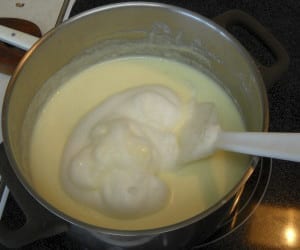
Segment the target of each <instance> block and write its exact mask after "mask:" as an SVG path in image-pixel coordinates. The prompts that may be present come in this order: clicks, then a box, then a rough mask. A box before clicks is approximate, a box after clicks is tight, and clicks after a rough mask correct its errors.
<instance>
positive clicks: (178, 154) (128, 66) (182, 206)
mask: <svg viewBox="0 0 300 250" xmlns="http://www.w3.org/2000/svg"><path fill="white" fill-rule="evenodd" d="M211 109H215V110H216V113H217V116H218V120H219V123H220V124H221V126H222V128H223V129H224V130H234V131H243V130H244V124H243V121H242V118H241V116H240V114H239V112H238V110H237V107H236V106H235V104H234V102H233V100H232V99H231V97H230V96H229V95H228V94H227V93H226V92H225V90H224V89H223V88H222V87H221V86H220V85H219V84H218V83H216V82H215V81H214V80H213V79H212V78H210V77H209V76H208V75H206V74H204V73H203V72H201V71H198V70H195V69H194V68H192V67H190V66H187V65H185V64H182V63H179V62H175V61H172V60H168V59H162V58H158V57H146V56H145V57H123V58H119V59H113V60H108V61H104V62H101V63H98V64H94V65H92V66H90V67H88V68H86V69H85V70H82V71H80V72H78V73H76V74H75V75H74V76H72V77H71V78H70V79H68V80H66V82H64V84H62V85H61V86H60V87H59V88H58V89H57V90H56V91H55V92H54V93H53V94H52V95H51V97H50V98H48V100H47V102H46V103H44V104H43V106H42V108H41V110H42V111H41V112H39V115H38V118H37V121H36V125H35V127H34V132H33V134H32V137H31V139H30V144H31V147H30V157H29V161H30V164H29V166H30V174H31V178H32V181H33V184H34V186H35V189H36V190H38V192H39V194H40V195H41V196H42V197H44V198H45V199H46V200H47V201H48V202H49V203H50V204H52V205H53V206H54V207H56V208H57V209H59V210H61V211H63V212H64V213H65V214H67V215H69V216H71V217H74V218H76V219H78V220H81V221H84V222H86V223H89V224H93V225H97V226H101V227H106V228H112V229H128V230H139V229H150V228H156V227H160V226H166V225H170V224H174V223H177V222H180V221H182V220H185V219H188V218H190V217H193V216H195V215H197V214H198V213H200V212H202V211H204V210H206V209H208V208H209V207H210V206H212V205H213V204H215V203H216V202H217V201H218V200H219V199H220V198H221V197H223V196H224V195H225V194H226V193H228V192H229V191H230V190H231V189H232V188H233V187H234V186H235V185H236V184H237V183H238V181H239V180H240V179H241V177H242V176H243V174H244V172H245V170H246V168H247V162H248V159H249V158H248V156H244V155H239V154H234V153H229V152H224V151H217V152H216V153H214V154H213V155H212V156H210V157H205V158H203V159H201V160H197V159H198V158H199V155H202V156H203V155H204V156H205V155H206V154H207V153H209V152H210V150H211V147H212V141H213V138H210V137H211V136H210V134H209V133H208V134H206V135H205V136H206V137H205V138H204V139H203V138H202V141H201V142H202V144H201V145H200V146H199V147H197V150H196V147H195V145H196V144H195V143H196V142H197V141H198V139H197V136H199V138H200V137H201V136H202V135H201V134H200V135H199V134H197V126H200V125H201V124H200V125H199V124H198V123H197V117H200V116H201V115H203V114H205V115H206V116H207V115H208V118H207V119H215V117H210V116H209V114H210V113H213V112H210V110H211ZM209 129H211V130H212V133H211V135H213V134H214V133H213V130H214V129H218V128H214V127H213V128H209Z"/></svg>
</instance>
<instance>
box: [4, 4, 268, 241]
mask: <svg viewBox="0 0 300 250" xmlns="http://www.w3.org/2000/svg"><path fill="white" fill-rule="evenodd" d="M128 7H152V8H160V9H164V10H166V11H172V12H176V13H179V14H180V15H184V16H188V17H189V18H192V19H196V20H197V21H200V22H201V23H203V24H205V25H207V26H209V27H210V28H211V29H213V30H214V31H215V32H218V33H219V34H220V35H221V36H223V37H225V38H226V40H228V41H230V42H231V43H232V44H233V45H234V47H235V49H236V50H238V52H239V53H241V54H242V56H243V57H244V58H245V60H246V61H247V62H249V66H250V68H251V70H252V72H253V74H254V77H255V79H256V80H257V84H258V87H259V90H260V94H261V98H262V101H263V110H262V111H263V116H264V117H263V124H262V131H267V129H268V126H269V107H268V99H267V93H266V87H265V85H264V83H263V79H262V76H261V74H260V72H259V70H258V68H257V66H256V65H255V62H254V60H253V58H252V57H251V56H250V55H249V53H248V52H247V51H246V49H245V48H244V47H243V46H242V45H241V44H240V42H239V41H237V40H236V38H234V37H233V36H232V35H231V34H230V33H229V32H228V31H226V30H225V29H224V28H223V27H221V26H220V25H218V24H216V23H215V22H214V21H212V20H211V19H209V18H207V17H204V16H202V15H200V14H198V13H196V12H193V11H190V10H187V9H185V8H181V7H178V6H174V5H170V4H163V3H155V2H140V1H138V2H122V3H115V4H108V5H104V6H99V7H96V8H93V9H90V10H87V11H84V12H82V13H80V14H78V15H76V16H74V17H72V18H70V19H68V20H67V21H66V22H64V23H62V24H61V25H59V26H57V27H56V28H54V29H52V30H51V31H49V32H47V33H46V34H45V35H44V36H43V37H42V38H41V39H39V40H38V41H37V42H36V43H35V44H34V45H33V46H32V47H31V49H30V50H29V51H28V52H27V53H26V55H25V56H24V57H23V58H22V60H21V62H20V63H19V65H18V67H17V69H16V70H15V72H14V74H13V75H12V77H11V79H10V82H9V84H8V87H7V90H6V93H5V98H4V103H3V114H2V128H3V143H4V148H5V151H6V154H7V157H8V159H9V162H10V164H11V167H12V169H13V171H14V173H15V174H16V176H17V178H18V180H19V181H20V182H21V183H22V185H23V186H24V187H25V189H26V190H27V191H28V192H29V193H30V195H31V196H32V197H33V198H34V199H35V200H36V201H37V202H38V203H39V204H41V205H42V206H43V207H45V208H46V209H47V210H48V211H49V212H50V213H52V214H54V215H56V216H58V217H59V218H61V219H63V220H64V221H67V222H68V223H70V224H73V225H75V226H78V227H81V228H84V229H85V230H90V231H93V232H95V231H96V232H101V233H106V234H111V235H123V236H136V235H141V236H142V235H153V234H160V233H165V232H169V231H173V230H176V229H179V228H182V227H186V226H188V225H191V224H193V223H195V222H197V221H199V220H201V219H203V218H205V217H207V216H209V215H211V214H212V213H214V212H215V211H216V210H218V209H219V208H221V207H222V206H223V205H224V204H226V203H227V202H228V201H229V200H230V199H232V198H233V197H234V195H235V194H236V192H237V190H239V189H240V188H241V187H242V186H243V185H245V183H246V181H247V180H248V178H249V177H250V176H251V174H252V172H253V171H254V169H255V167H256V165H257V163H258V161H259V157H256V156H254V157H251V159H250V160H249V167H248V169H247V170H246V171H245V173H244V175H243V177H242V178H241V180H240V181H239V182H238V183H237V184H236V185H235V186H234V187H233V188H232V189H231V190H230V191H229V192H228V193H227V194H226V195H224V196H223V198H222V199H220V200H219V201H218V202H217V203H215V204H214V205H212V206H210V207H209V208H207V209H206V210H205V211H203V212H200V213H198V214H196V215H195V216H193V217H191V218H188V219H186V220H184V221H181V222H178V223H175V224H172V225H166V226H162V227H157V228H151V229H142V230H119V229H110V228H104V227H100V226H96V225H92V224H88V223H86V222H83V221H80V220H78V219H76V218H73V217H71V216H69V215H67V214H65V213H64V212H63V211H60V210H59V209H57V208H55V207H54V206H53V205H51V204H50V203H48V202H47V201H46V200H45V199H44V198H43V197H41V196H40V195H39V194H38V192H36V191H35V190H34V188H33V187H31V185H30V184H29V183H28V182H27V181H26V179H25V178H24V176H23V175H22V174H21V173H20V171H19V170H18V167H17V163H16V161H15V159H14V157H13V154H12V153H11V152H12V148H11V145H10V143H9V135H8V132H7V131H8V124H7V122H6V121H7V119H6V118H7V116H8V107H9V99H10V96H11V93H12V90H13V87H14V83H15V80H16V78H17V75H18V73H19V72H20V71H21V69H22V67H23V65H24V64H26V61H27V60H28V58H30V56H31V54H33V53H34V51H35V50H36V48H38V47H39V46H40V44H43V43H44V42H46V41H47V39H48V38H49V37H51V36H53V35H55V32H56V31H57V30H59V29H60V28H62V27H64V26H67V25H68V24H69V23H72V22H75V21H77V20H79V19H81V18H84V17H86V16H89V15H92V14H95V13H99V12H103V11H108V10H113V9H116V8H128Z"/></svg>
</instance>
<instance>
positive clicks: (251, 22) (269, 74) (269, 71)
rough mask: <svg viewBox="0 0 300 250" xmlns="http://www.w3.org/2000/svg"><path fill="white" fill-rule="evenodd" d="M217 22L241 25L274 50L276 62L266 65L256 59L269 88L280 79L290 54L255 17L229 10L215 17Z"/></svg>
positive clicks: (222, 24)
mask: <svg viewBox="0 0 300 250" xmlns="http://www.w3.org/2000/svg"><path fill="white" fill-rule="evenodd" d="M213 21H215V22H216V23H217V24H219V25H221V26H223V27H224V28H225V29H228V28H229V27H230V26H232V25H240V26H241V27H243V28H245V29H247V30H248V31H250V32H251V33H252V34H253V35H254V36H256V37H258V38H259V39H260V40H261V42H262V43H264V45H265V46H267V48H268V49H269V50H270V51H271V52H272V54H273V55H274V57H275V62H274V63H273V64H272V65H271V66H264V65H262V64H261V63H260V62H258V61H256V64H257V66H258V69H259V70H260V72H261V74H262V77H263V79H264V82H265V84H266V86H267V88H270V87H272V85H273V83H274V82H276V81H277V80H279V79H280V77H281V75H282V74H283V73H284V72H286V71H287V69H288V66H289V61H290V60H289V56H288V53H287V51H286V50H285V49H284V47H283V46H282V45H281V44H280V42H279V41H278V40H277V39H276V38H275V37H274V36H273V35H272V34H271V33H270V32H269V31H268V30H267V29H266V28H265V27H264V26H263V25H262V24H260V23H259V22H258V21H257V20H256V19H255V18H254V17H252V16H250V15H248V14H247V13H245V12H243V11H241V10H229V11H227V12H225V13H223V14H220V15H219V16H216V17H214V18H213Z"/></svg>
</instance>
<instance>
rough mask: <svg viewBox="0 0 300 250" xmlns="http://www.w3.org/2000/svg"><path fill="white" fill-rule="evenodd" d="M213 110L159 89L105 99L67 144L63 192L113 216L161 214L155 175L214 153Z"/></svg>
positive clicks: (160, 186) (160, 187) (163, 197)
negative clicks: (158, 212)
mask: <svg viewBox="0 0 300 250" xmlns="http://www.w3.org/2000/svg"><path fill="white" fill-rule="evenodd" d="M214 110H215V107H214V105H213V104H209V103H198V102H197V101H196V100H194V99H193V100H190V101H189V102H188V103H185V102H183V101H182V100H180V98H179V97H178V96H177V95H176V93H175V92H174V91H172V90H171V89H169V88H166V87H163V86H159V85H150V86H146V87H145V86H143V87H136V88H131V89H129V90H126V91H123V92H121V93H118V94H116V95H113V96H111V97H109V98H108V99H107V100H106V101H104V102H103V103H102V104H100V105H99V106H98V107H96V108H95V109H94V110H92V111H91V112H89V113H88V114H87V115H86V116H84V117H83V118H82V119H81V121H80V122H79V124H78V125H77V126H76V128H75V129H74V131H73V133H72V134H71V136H70V137H69V141H68V143H67V145H66V147H65V152H64V158H63V166H62V167H63V173H62V181H63V185H64V187H65V189H66V191H67V192H68V193H69V194H70V195H71V196H72V197H73V198H75V199H77V200H79V201H83V202H85V203H87V204H88V205H91V206H93V207H95V208H97V209H100V210H101V211H103V212H106V213H110V214H111V213H112V214H114V215H117V216H127V217H128V216H139V215H144V214H146V213H151V212H154V211H157V210H158V209H161V208H162V207H163V206H164V204H165V203H166V202H167V198H168V197H169V190H168V187H167V185H166V184H165V183H164V182H163V181H162V180H161V179H160V178H159V177H158V176H157V173H159V171H163V170H164V171H165V170H171V169H175V168H176V167H178V166H179V165H183V164H185V163H187V162H189V161H193V160H196V159H199V157H203V156H206V155H207V154H209V153H211V152H212V150H213V145H214V142H215V138H216V130H215V129H214V128H215V127H217V125H218V123H217V116H216V112H215V111H214ZM212 125H215V127H212ZM152 194H155V195H152Z"/></svg>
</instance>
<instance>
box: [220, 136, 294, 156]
mask: <svg viewBox="0 0 300 250" xmlns="http://www.w3.org/2000/svg"><path fill="white" fill-rule="evenodd" d="M216 147H217V148H220V149H224V150H227V151H233V152H239V153H244V154H249V155H257V156H265V157H271V158H277V159H282V160H290V161H296V162H300V133H263V132H261V133H259V132H221V133H220V135H219V137H218V139H217V142H216Z"/></svg>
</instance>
